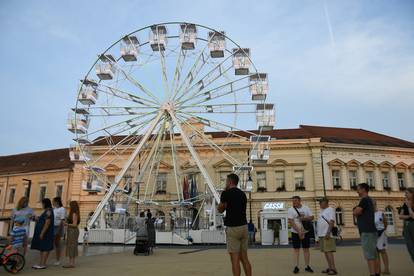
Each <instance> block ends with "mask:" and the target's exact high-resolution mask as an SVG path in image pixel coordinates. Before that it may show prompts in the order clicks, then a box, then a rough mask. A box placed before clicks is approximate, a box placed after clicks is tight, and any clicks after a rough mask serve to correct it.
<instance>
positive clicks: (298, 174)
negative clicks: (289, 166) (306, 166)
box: [294, 171, 305, 191]
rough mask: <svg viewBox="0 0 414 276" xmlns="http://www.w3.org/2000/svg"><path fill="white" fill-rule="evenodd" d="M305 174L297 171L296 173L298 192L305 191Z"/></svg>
mask: <svg viewBox="0 0 414 276" xmlns="http://www.w3.org/2000/svg"><path fill="white" fill-rule="evenodd" d="M304 177H305V172H304V171H295V172H294V179H295V188H296V190H297V191H304V190H305V180H304Z"/></svg>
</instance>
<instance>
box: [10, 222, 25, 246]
mask: <svg viewBox="0 0 414 276" xmlns="http://www.w3.org/2000/svg"><path fill="white" fill-rule="evenodd" d="M11 236H12V238H13V239H12V242H11V243H12V246H13V247H14V248H18V247H23V242H24V238H25V237H26V228H25V227H24V226H15V227H13V230H12V231H11Z"/></svg>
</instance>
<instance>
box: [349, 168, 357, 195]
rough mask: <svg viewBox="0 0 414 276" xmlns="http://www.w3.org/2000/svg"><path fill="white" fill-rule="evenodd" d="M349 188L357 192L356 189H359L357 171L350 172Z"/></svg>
mask: <svg viewBox="0 0 414 276" xmlns="http://www.w3.org/2000/svg"><path fill="white" fill-rule="evenodd" d="M349 186H351V189H353V190H356V188H357V171H349Z"/></svg>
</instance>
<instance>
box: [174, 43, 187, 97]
mask: <svg viewBox="0 0 414 276" xmlns="http://www.w3.org/2000/svg"><path fill="white" fill-rule="evenodd" d="M186 57H187V51H184V50H183V49H180V53H179V55H178V58H177V62H176V64H175V70H174V79H173V82H172V84H171V95H172V97H173V99H174V98H175V95H176V93H177V90H178V86H179V83H180V79H181V73H182V70H183V66H184V63H185V59H186Z"/></svg>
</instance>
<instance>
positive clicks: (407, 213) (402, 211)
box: [400, 203, 414, 221]
mask: <svg viewBox="0 0 414 276" xmlns="http://www.w3.org/2000/svg"><path fill="white" fill-rule="evenodd" d="M411 209H412V208H411ZM412 210H413V211H414V209H412ZM400 214H401V215H406V216H408V215H409V214H410V213H409V212H408V206H407V204H405V203H404V204H403V206H402V207H401V209H400ZM405 221H414V219H413V218H408V219H405Z"/></svg>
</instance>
